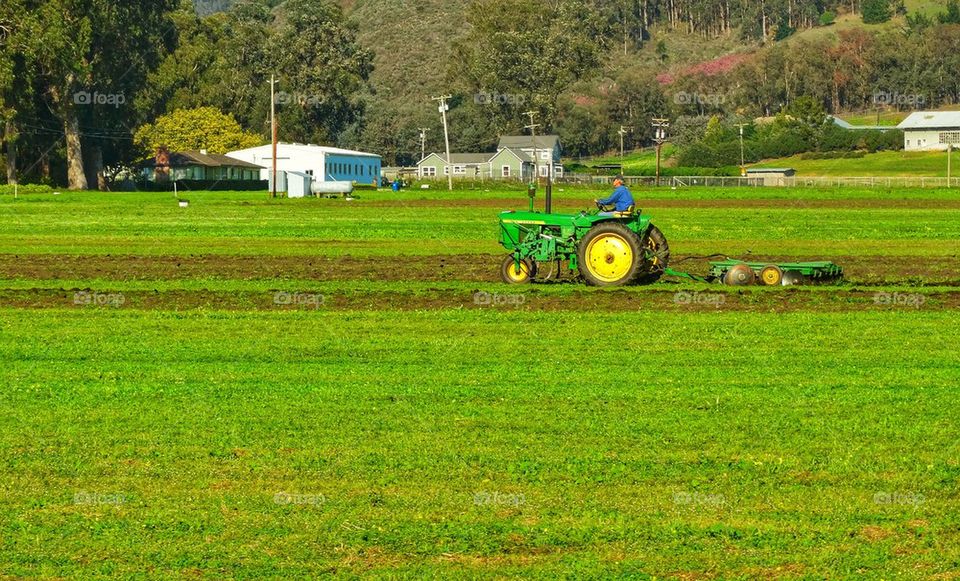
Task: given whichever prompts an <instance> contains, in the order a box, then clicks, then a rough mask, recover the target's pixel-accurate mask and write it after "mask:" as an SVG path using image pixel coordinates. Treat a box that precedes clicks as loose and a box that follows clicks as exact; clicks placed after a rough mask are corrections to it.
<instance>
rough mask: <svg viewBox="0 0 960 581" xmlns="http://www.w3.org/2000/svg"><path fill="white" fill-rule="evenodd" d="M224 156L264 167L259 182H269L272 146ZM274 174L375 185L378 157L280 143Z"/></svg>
mask: <svg viewBox="0 0 960 581" xmlns="http://www.w3.org/2000/svg"><path fill="white" fill-rule="evenodd" d="M227 156H228V157H232V158H233V159H238V160H240V161H245V162H247V163H253V164H256V165H259V166H261V167H264V168H266V169H264V170H261V172H260V179H264V180H268V179H270V172H271V170H272V167H273V146H272V145H261V146H259V147H251V148H249V149H241V150H239V151H231V152H230V153H228V154H227ZM277 171H281V172H299V173H303V174H307V175H309V176H311V177H313V181H314V182H354V183H356V184H378V183H379V180H380V156H379V155H376V154H373V153H364V152H362V151H352V150H350V149H340V148H337V147H327V146H323V145H305V144H302V143H280V144H278V145H277ZM278 182H279V180H278Z"/></svg>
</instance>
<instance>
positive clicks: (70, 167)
mask: <svg viewBox="0 0 960 581" xmlns="http://www.w3.org/2000/svg"><path fill="white" fill-rule="evenodd" d="M63 133H64V135H65V136H66V138H67V187H68V188H69V189H71V190H85V189H87V176H86V174H85V173H84V171H83V148H82V146H81V145H80V122H79V120H78V119H77V112H76V111H74V110H73V108H72V107H67V108H66V110H65V111H64V116H63Z"/></svg>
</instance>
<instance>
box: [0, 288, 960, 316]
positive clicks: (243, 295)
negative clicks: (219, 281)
mask: <svg viewBox="0 0 960 581" xmlns="http://www.w3.org/2000/svg"><path fill="white" fill-rule="evenodd" d="M501 290H502V289H501ZM0 304H2V305H3V306H4V307H6V308H26V309H104V310H111V309H134V310H190V309H200V308H202V309H222V310H244V311H249V310H316V311H324V310H332V311H339V310H401V311H414V310H435V309H456V308H463V309H490V310H524V311H606V312H623V311H639V310H645V309H650V310H656V311H663V310H679V311H753V312H790V311H831V312H833V311H865V310H878V311H879V310H884V311H890V310H913V309H917V310H919V309H923V310H930V309H934V310H943V309H950V310H954V309H960V291H957V292H938V293H929V294H917V293H888V292H871V291H864V290H855V291H853V290H843V289H837V290H836V291H835V292H833V291H831V292H807V291H803V290H799V289H770V290H765V291H762V292H736V291H733V292H688V291H682V290H680V291H678V290H675V289H674V290H671V289H668V288H664V289H662V290H660V289H658V290H648V291H644V292H630V291H623V290H613V291H602V292H591V291H586V290H583V291H580V290H576V291H573V292H570V293H566V294H554V293H543V292H539V291H538V290H537V289H535V288H530V287H526V291H525V292H522V293H509V292H499V291H491V290H489V289H475V290H469V291H461V290H448V289H434V290H428V291H423V292H416V293H414V292H400V291H397V292H394V291H386V292H349V293H343V294H335V293H334V294H318V293H314V292H311V291H309V290H296V289H283V290H275V291H266V292H253V291H240V292H222V291H216V292H213V291H164V292H157V291H123V292H116V291H110V290H109V289H99V290H90V289H56V290H55V289H23V290H0Z"/></svg>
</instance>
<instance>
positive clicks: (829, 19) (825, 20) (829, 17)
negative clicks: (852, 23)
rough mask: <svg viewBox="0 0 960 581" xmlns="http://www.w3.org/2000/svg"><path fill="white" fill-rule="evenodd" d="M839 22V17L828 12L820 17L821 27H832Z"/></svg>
mask: <svg viewBox="0 0 960 581" xmlns="http://www.w3.org/2000/svg"><path fill="white" fill-rule="evenodd" d="M836 20H837V15H836V14H834V13H833V12H831V11H829V10H827V11H826V12H824V13H823V14H821V15H820V26H830V25H832V24H833V23H834V22H836Z"/></svg>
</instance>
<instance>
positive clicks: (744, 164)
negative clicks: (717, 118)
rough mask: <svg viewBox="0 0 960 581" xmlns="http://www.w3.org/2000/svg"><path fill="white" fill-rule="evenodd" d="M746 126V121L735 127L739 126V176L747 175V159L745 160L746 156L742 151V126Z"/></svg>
mask: <svg viewBox="0 0 960 581" xmlns="http://www.w3.org/2000/svg"><path fill="white" fill-rule="evenodd" d="M746 126H747V124H746V123H740V124H738V125H737V127H739V128H740V176H741V177H746V176H747V161H746V156H745V155H744V152H743V128H744V127H746Z"/></svg>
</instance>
